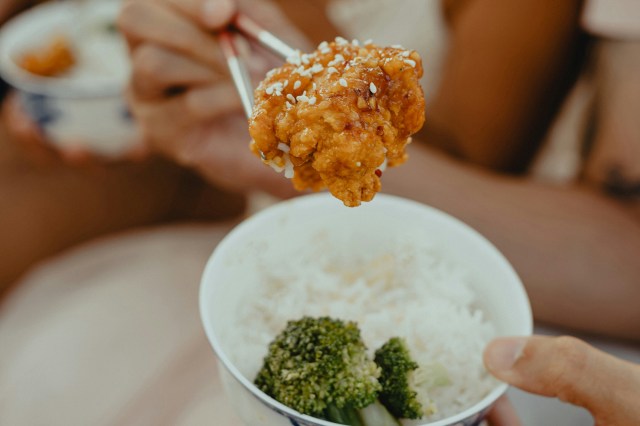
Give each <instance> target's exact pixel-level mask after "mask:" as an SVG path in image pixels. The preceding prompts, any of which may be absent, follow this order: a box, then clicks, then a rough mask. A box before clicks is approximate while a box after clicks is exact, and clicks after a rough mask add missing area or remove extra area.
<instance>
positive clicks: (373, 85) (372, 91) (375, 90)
mask: <svg viewBox="0 0 640 426" xmlns="http://www.w3.org/2000/svg"><path fill="white" fill-rule="evenodd" d="M369 90H371V93H374V94H375V93H376V92H377V91H378V88H377V87H376V85H375V84H373V83H369Z"/></svg>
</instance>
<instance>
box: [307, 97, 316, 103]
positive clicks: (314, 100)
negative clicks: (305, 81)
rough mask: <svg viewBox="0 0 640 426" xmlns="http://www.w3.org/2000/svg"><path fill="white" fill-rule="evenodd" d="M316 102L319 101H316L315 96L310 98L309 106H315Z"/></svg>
mask: <svg viewBox="0 0 640 426" xmlns="http://www.w3.org/2000/svg"><path fill="white" fill-rule="evenodd" d="M316 101H317V99H316V97H315V96H312V97H310V98H309V105H315V104H316Z"/></svg>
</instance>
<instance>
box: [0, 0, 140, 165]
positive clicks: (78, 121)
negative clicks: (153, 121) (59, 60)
mask: <svg viewBox="0 0 640 426" xmlns="http://www.w3.org/2000/svg"><path fill="white" fill-rule="evenodd" d="M119 8H120V1H119V0H87V1H85V2H73V1H68V2H49V3H45V4H42V5H40V6H37V7H34V8H32V9H29V10H27V11H26V12H23V13H21V14H20V15H18V16H16V17H15V18H13V19H12V20H10V21H9V22H8V23H6V24H5V25H4V26H3V27H2V29H0V74H1V75H2V78H3V79H4V80H5V81H7V82H8V83H9V84H10V85H11V86H13V87H14V88H15V89H17V91H18V94H19V98H20V100H21V102H22V106H23V107H24V109H25V111H26V112H27V113H28V114H29V116H30V117H31V118H32V119H33V120H34V121H35V122H36V123H37V124H38V125H39V126H40V127H41V130H42V131H43V132H44V134H45V135H46V137H47V139H48V140H49V141H50V142H51V143H53V144H54V145H56V146H58V147H61V148H82V149H84V150H87V151H90V152H94V153H97V154H100V155H105V156H118V155H120V154H122V153H124V152H126V151H127V150H129V149H131V148H132V147H133V145H134V144H135V143H136V141H137V138H136V135H137V133H136V126H135V123H134V122H133V120H132V117H131V115H130V114H129V111H128V108H127V106H126V103H125V99H124V96H123V91H124V88H125V86H126V83H127V80H128V77H129V67H130V64H129V59H128V54H127V50H126V45H125V42H124V40H123V38H122V37H121V36H120V35H119V34H118V33H117V32H115V31H114V28H115V27H114V24H115V19H116V17H117V14H118V11H119ZM60 35H61V36H64V37H65V38H66V39H68V40H70V42H71V43H72V45H73V48H74V55H75V56H76V60H77V62H76V64H75V65H74V66H73V68H72V70H71V72H69V73H68V75H65V76H60V77H42V76H37V75H34V74H31V73H29V72H27V71H25V70H24V69H22V68H21V67H20V66H18V62H19V60H20V58H21V57H22V56H23V55H24V54H25V53H26V52H28V51H32V50H33V49H38V48H40V49H41V48H43V47H45V46H46V45H47V43H48V42H49V41H50V40H51V39H52V38H53V37H56V36H60Z"/></svg>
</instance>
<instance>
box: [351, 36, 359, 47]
mask: <svg viewBox="0 0 640 426" xmlns="http://www.w3.org/2000/svg"><path fill="white" fill-rule="evenodd" d="M351 44H353V45H354V46H360V42H359V41H358V39H356V38H354V39H353V40H352V41H351Z"/></svg>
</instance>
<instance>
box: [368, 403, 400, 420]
mask: <svg viewBox="0 0 640 426" xmlns="http://www.w3.org/2000/svg"><path fill="white" fill-rule="evenodd" d="M360 418H361V419H362V423H363V424H364V426H400V422H399V421H398V419H396V418H395V417H393V415H392V414H391V413H390V412H389V410H387V409H386V408H385V406H384V405H382V403H380V401H377V400H376V401H375V402H374V403H373V404H370V405H367V406H366V407H364V408H363V409H362V410H360Z"/></svg>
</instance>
